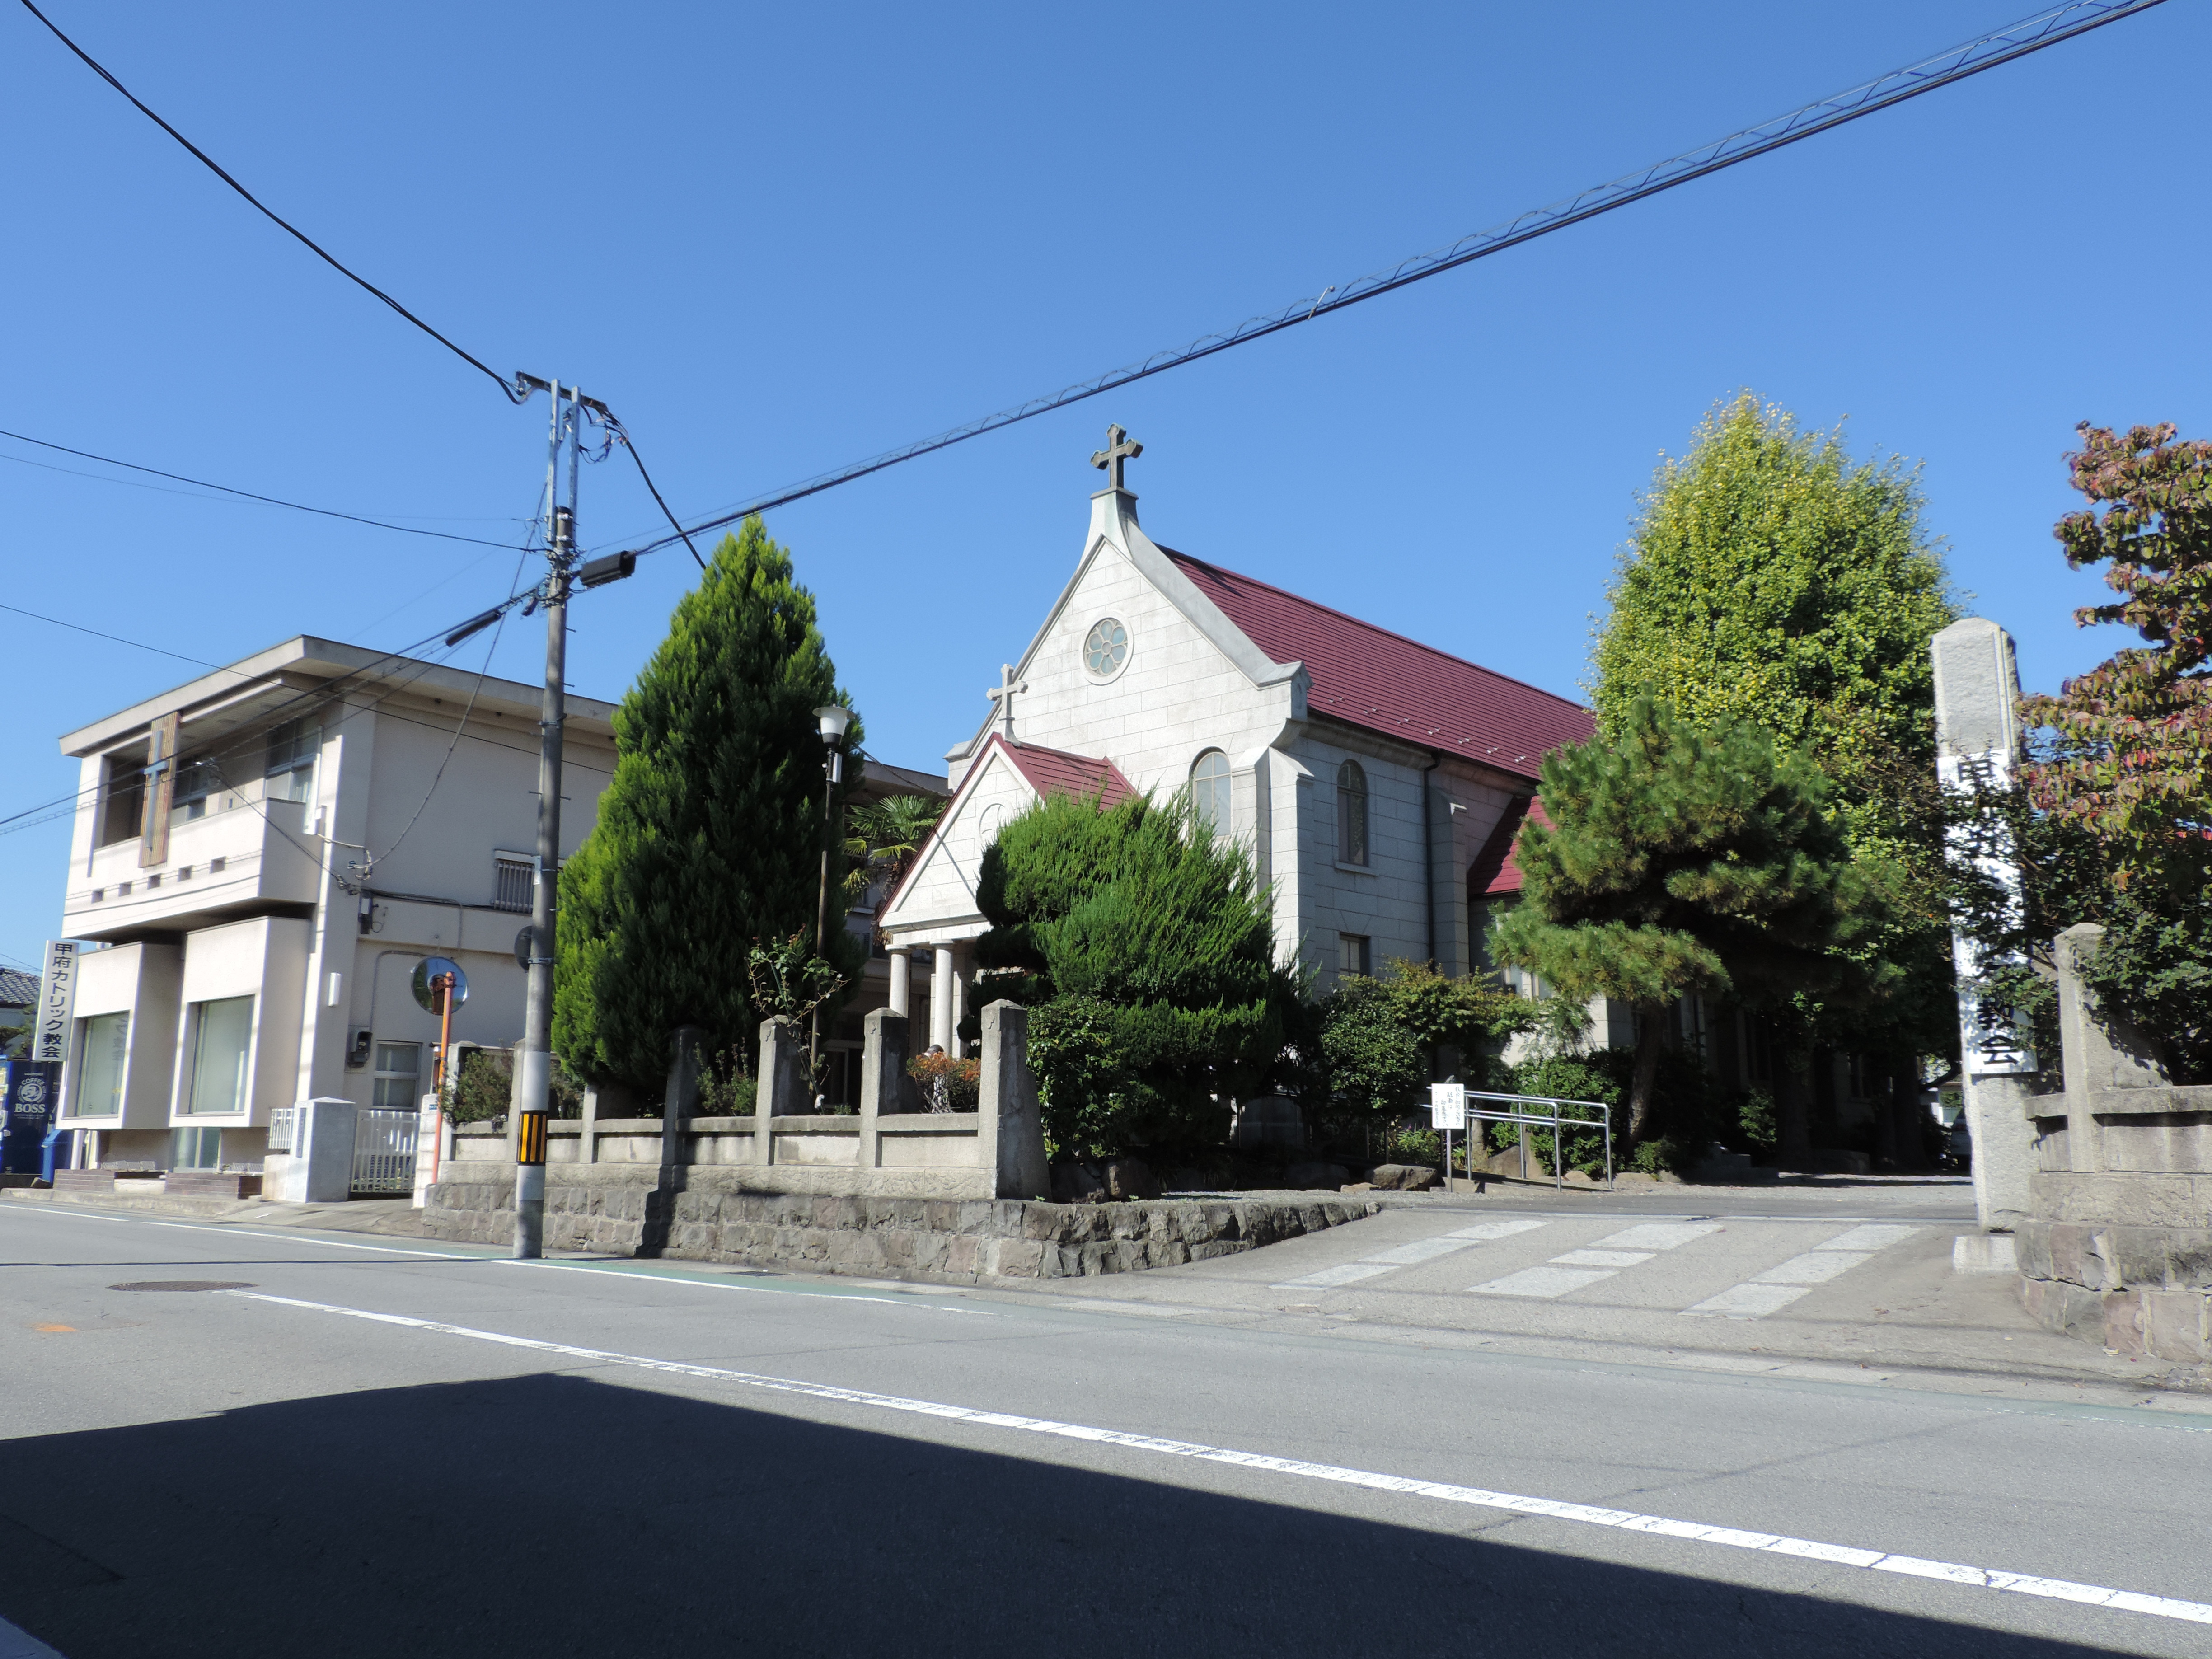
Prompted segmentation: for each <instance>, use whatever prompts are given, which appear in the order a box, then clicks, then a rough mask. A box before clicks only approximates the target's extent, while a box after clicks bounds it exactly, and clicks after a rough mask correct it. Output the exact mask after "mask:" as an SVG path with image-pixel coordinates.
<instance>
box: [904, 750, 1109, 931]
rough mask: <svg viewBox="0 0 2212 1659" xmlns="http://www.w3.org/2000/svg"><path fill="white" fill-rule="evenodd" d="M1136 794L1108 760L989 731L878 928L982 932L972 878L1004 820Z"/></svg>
mask: <svg viewBox="0 0 2212 1659" xmlns="http://www.w3.org/2000/svg"><path fill="white" fill-rule="evenodd" d="M1134 793H1136V791H1135V790H1133V788H1131V787H1130V785H1129V781H1128V780H1127V778H1125V777H1123V776H1122V775H1121V773H1120V772H1119V771H1118V770H1117V769H1115V766H1114V764H1113V763H1112V762H1110V761H1103V760H1099V759H1097V758H1094V757H1090V756H1086V755H1071V754H1066V753H1064V752H1062V751H1060V750H1054V749H1045V748H1040V747H1037V746H1036V745H1034V744H1012V745H1009V744H1007V743H1006V740H1005V738H1002V737H1000V736H998V735H996V734H994V735H993V736H992V737H991V738H989V739H988V740H987V742H986V743H985V744H984V747H983V750H982V752H981V755H979V756H978V757H976V759H975V763H974V764H973V765H972V766H970V767H969V770H968V774H967V775H966V776H965V777H963V779H962V780H961V781H960V786H959V787H958V789H957V790H956V791H955V792H954V794H953V797H952V800H951V804H950V805H947V806H946V807H945V816H944V817H942V818H940V819H939V821H938V825H937V828H936V829H935V830H933V832H932V833H931V835H930V838H929V840H928V842H927V843H925V844H924V846H923V848H922V849H921V856H920V857H918V858H917V859H915V863H914V867H913V868H912V869H911V870H909V871H908V872H907V877H906V879H905V880H904V881H902V882H901V883H900V884H899V888H898V890H897V891H896V893H894V894H892V895H891V897H890V902H888V903H887V904H886V905H885V906H884V911H883V915H882V916H881V917H880V918H879V920H878V923H877V925H878V927H881V928H882V929H883V930H884V932H885V933H890V934H894V935H896V934H900V933H912V932H916V931H921V930H927V932H929V933H931V935H932V936H933V937H939V936H943V935H945V934H947V933H954V934H966V933H980V932H981V930H982V927H983V925H984V924H983V913H982V909H981V907H980V905H979V904H978V902H977V901H976V897H975V879H976V877H977V874H978V872H981V869H982V866H983V854H984V851H985V849H986V848H988V847H989V846H990V844H991V843H992V842H994V841H995V840H997V839H998V835H999V831H1000V829H1001V828H1002V827H1004V825H1005V824H1006V820H1008V819H1009V818H1012V817H1017V816H1018V815H1019V814H1020V813H1022V812H1024V811H1028V810H1029V808H1030V806H1031V805H1033V804H1034V803H1035V802H1036V800H1037V799H1038V798H1039V797H1041V796H1043V795H1049V794H1071V795H1077V796H1090V795H1096V796H1097V797H1098V798H1099V799H1100V801H1101V804H1102V805H1107V806H1112V805H1116V804H1117V803H1119V802H1121V801H1124V800H1127V799H1129V798H1130V796H1132V795H1133V794H1134Z"/></svg>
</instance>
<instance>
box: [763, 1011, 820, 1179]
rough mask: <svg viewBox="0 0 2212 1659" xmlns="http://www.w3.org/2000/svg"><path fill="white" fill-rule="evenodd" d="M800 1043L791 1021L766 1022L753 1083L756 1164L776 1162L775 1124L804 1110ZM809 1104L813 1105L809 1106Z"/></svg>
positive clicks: (770, 1020)
mask: <svg viewBox="0 0 2212 1659" xmlns="http://www.w3.org/2000/svg"><path fill="white" fill-rule="evenodd" d="M753 1086H754V1094H753V1162H754V1163H756V1164H773V1163H775V1120H776V1119H777V1118H780V1117H796V1116H798V1115H799V1112H800V1110H801V1098H802V1097H801V1096H800V1093H799V1039H798V1037H797V1036H796V1035H795V1034H794V1033H793V1030H792V1029H791V1022H790V1021H789V1020H787V1019H764V1020H763V1021H762V1022H761V1027H760V1070H759V1071H758V1073H757V1074H756V1075H755V1077H754V1079H753ZM807 1104H811V1102H808V1103H807Z"/></svg>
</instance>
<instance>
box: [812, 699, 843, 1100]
mask: <svg viewBox="0 0 2212 1659" xmlns="http://www.w3.org/2000/svg"><path fill="white" fill-rule="evenodd" d="M814 718H815V720H817V722H818V723H819V725H820V727H821V732H822V747H823V751H824V752H823V765H822V886H821V890H820V893H819V896H818V897H817V900H816V903H815V909H814V954H815V955H816V956H817V957H821V958H822V959H823V960H824V961H825V962H826V961H827V960H828V959H829V849H830V845H831V842H832V841H833V840H834V839H835V836H834V829H835V825H834V824H833V823H832V822H831V819H832V817H833V814H834V813H835V811H836V799H837V785H838V782H839V781H841V780H842V778H843V777H844V775H845V750H844V748H843V744H844V741H845V732H846V729H847V728H848V726H851V725H852V723H853V711H852V710H851V709H849V708H846V707H845V706H844V705H843V704H842V703H836V702H825V703H823V705H822V707H821V708H817V709H816V710H815V711H814ZM821 1056H822V1009H821V1006H820V1005H819V1004H817V1005H816V1006H815V1008H814V1010H813V1012H812V1013H811V1014H810V1015H809V1016H808V1026H807V1033H806V1083H807V1087H808V1089H809V1090H810V1091H811V1090H812V1089H813V1087H814V1079H815V1077H816V1075H817V1068H818V1067H819V1066H820V1065H821Z"/></svg>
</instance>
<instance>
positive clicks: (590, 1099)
mask: <svg viewBox="0 0 2212 1659" xmlns="http://www.w3.org/2000/svg"><path fill="white" fill-rule="evenodd" d="M576 1162H577V1163H579V1164H596V1163H598V1162H599V1085H598V1084H596V1083H586V1085H584V1127H583V1130H582V1132H581V1133H579V1134H578V1135H577V1137H576Z"/></svg>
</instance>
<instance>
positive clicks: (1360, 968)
mask: <svg viewBox="0 0 2212 1659" xmlns="http://www.w3.org/2000/svg"><path fill="white" fill-rule="evenodd" d="M1368 944H1369V940H1368V938H1367V935H1366V934H1364V933H1339V934H1338V935H1337V936H1336V971H1337V972H1338V973H1340V974H1360V975H1364V974H1365V973H1366V972H1367V970H1368V957H1367V946H1368Z"/></svg>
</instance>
